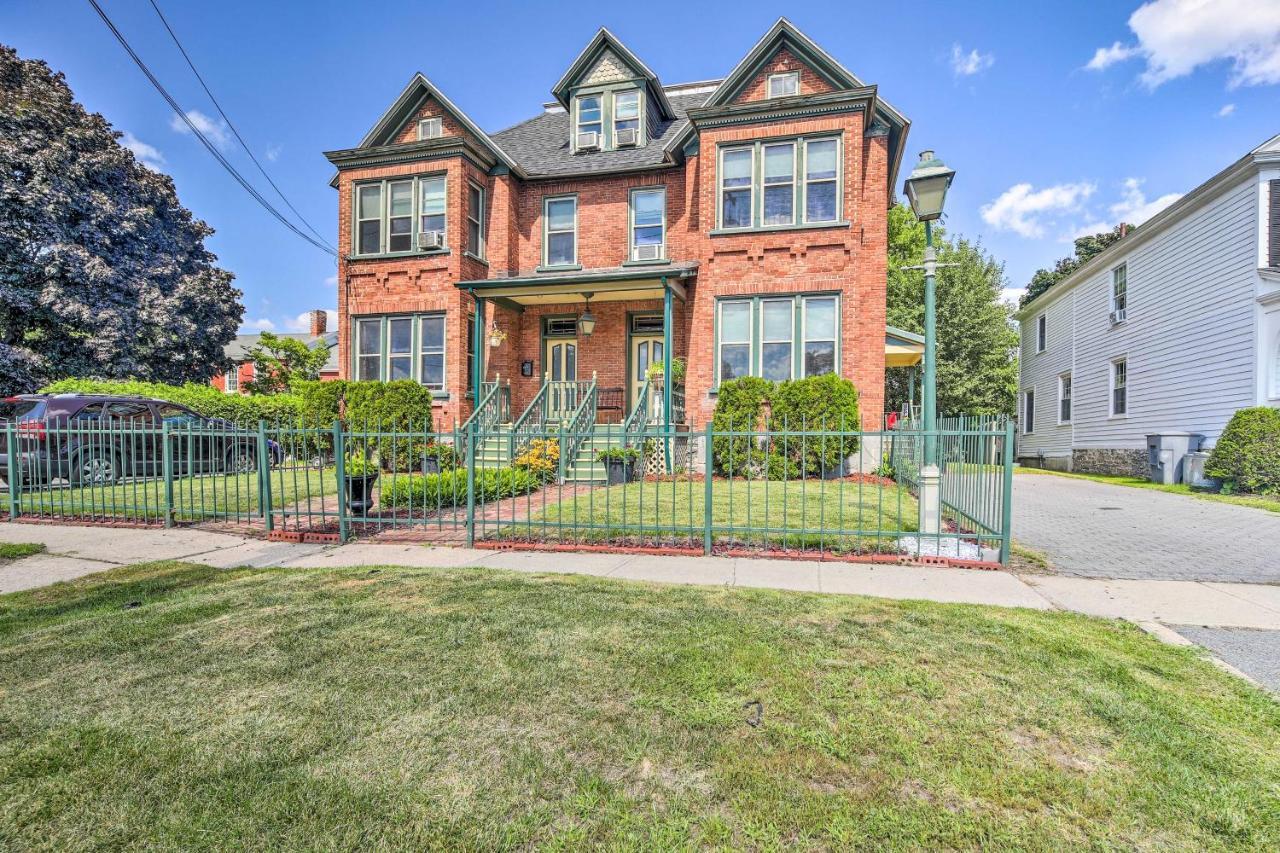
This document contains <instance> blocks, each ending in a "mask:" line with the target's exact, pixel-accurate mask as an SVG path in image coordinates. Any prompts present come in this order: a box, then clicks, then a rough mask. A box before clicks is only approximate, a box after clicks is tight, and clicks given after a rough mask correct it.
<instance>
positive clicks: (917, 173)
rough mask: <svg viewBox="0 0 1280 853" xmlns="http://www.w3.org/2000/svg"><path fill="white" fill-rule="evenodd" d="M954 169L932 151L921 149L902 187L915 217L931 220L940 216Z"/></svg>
mask: <svg viewBox="0 0 1280 853" xmlns="http://www.w3.org/2000/svg"><path fill="white" fill-rule="evenodd" d="M955 174H956V173H955V170H954V169H948V168H947V167H946V165H945V164H944V163H943V162H942V161H941V160H939V159H938V158H937V157H936V156H935V155H934V153H933V152H932V151H921V152H920V162H918V163H916V167H915V169H914V170H913V171H912V172H911V176H910V177H909V178H907V180H906V183H905V185H904V187H903V189H904V191H905V192H906V194H907V200H908V201H910V202H911V209H912V211H914V212H915V215H916V219H918V220H920V221H921V222H931V221H932V220H935V219H938V218H940V217H941V216H942V207H943V205H944V204H945V203H946V200H947V189H948V188H949V187H950V186H951V179H952V178H954V177H955Z"/></svg>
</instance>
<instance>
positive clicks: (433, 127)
mask: <svg viewBox="0 0 1280 853" xmlns="http://www.w3.org/2000/svg"><path fill="white" fill-rule="evenodd" d="M443 134H444V122H443V120H442V119H441V118H440V116H435V117H433V118H424V119H420V120H419V121H418V138H419V139H435V138H437V137H439V136H442V135H443Z"/></svg>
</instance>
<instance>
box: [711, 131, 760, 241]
mask: <svg viewBox="0 0 1280 853" xmlns="http://www.w3.org/2000/svg"><path fill="white" fill-rule="evenodd" d="M754 163H755V149H754V148H727V149H725V150H724V151H723V152H721V155H720V227H721V228H749V227H751V207H752V201H753V198H754V191H753V189H752V180H751V173H752V171H753V168H752V167H753V165H754Z"/></svg>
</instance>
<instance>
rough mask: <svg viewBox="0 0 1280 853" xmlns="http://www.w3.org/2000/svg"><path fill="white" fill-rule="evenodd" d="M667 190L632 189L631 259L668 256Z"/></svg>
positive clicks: (653, 188) (658, 188) (647, 259)
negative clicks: (666, 248)
mask: <svg viewBox="0 0 1280 853" xmlns="http://www.w3.org/2000/svg"><path fill="white" fill-rule="evenodd" d="M666 211H667V191H666V189H665V188H663V187H646V188H644V189H638V190H632V191H631V259H632V260H633V261H653V260H658V259H660V258H664V257H666V250H665V246H666V231H667V228H666V222H667V213H666Z"/></svg>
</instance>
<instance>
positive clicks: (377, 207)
mask: <svg viewBox="0 0 1280 853" xmlns="http://www.w3.org/2000/svg"><path fill="white" fill-rule="evenodd" d="M384 202H385V203H384ZM429 232H439V234H440V235H441V240H440V243H441V246H440V247H441V248H443V245H444V234H445V178H444V176H443V175H428V176H423V177H420V178H397V179H396V180H392V181H378V182H373V183H364V184H358V185H357V186H356V210H355V235H354V237H355V254H356V255H376V254H379V253H382V252H395V253H401V252H411V251H415V250H416V249H417V248H418V247H419V246H421V245H422V243H421V240H420V238H421V236H422V235H423V234H426V233H429Z"/></svg>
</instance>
